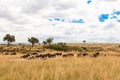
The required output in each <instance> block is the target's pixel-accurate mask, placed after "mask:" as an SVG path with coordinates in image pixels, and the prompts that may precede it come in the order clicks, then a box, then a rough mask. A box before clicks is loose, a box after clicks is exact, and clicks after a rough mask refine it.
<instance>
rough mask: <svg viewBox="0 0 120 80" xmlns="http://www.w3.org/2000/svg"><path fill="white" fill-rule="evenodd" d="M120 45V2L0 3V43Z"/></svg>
mask: <svg viewBox="0 0 120 80" xmlns="http://www.w3.org/2000/svg"><path fill="white" fill-rule="evenodd" d="M7 33H9V34H12V35H15V36H16V42H27V38H28V37H32V36H33V37H37V38H39V39H40V41H41V42H42V41H43V40H45V39H46V38H48V37H53V38H54V41H55V42H82V41H83V40H86V41H87V42H120V36H119V34H120V0H0V42H3V41H2V40H3V37H4V36H5V34H7Z"/></svg>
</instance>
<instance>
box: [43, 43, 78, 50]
mask: <svg viewBox="0 0 120 80" xmlns="http://www.w3.org/2000/svg"><path fill="white" fill-rule="evenodd" d="M44 48H46V49H53V50H57V51H78V50H79V49H80V48H79V47H76V46H68V45H66V43H57V44H51V45H46V46H44Z"/></svg>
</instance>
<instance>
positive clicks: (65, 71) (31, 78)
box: [0, 56, 120, 80]
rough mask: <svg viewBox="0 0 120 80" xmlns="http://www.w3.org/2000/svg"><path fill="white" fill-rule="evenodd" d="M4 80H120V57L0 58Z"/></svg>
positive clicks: (0, 75) (0, 72)
mask: <svg viewBox="0 0 120 80" xmlns="http://www.w3.org/2000/svg"><path fill="white" fill-rule="evenodd" d="M0 80H120V57H112V56H108V57H103V56H100V57H97V58H91V57H80V58H77V57H70V58H53V59H47V60H21V59H19V56H0Z"/></svg>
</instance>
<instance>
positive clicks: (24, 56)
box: [21, 54, 30, 59]
mask: <svg viewBox="0 0 120 80" xmlns="http://www.w3.org/2000/svg"><path fill="white" fill-rule="evenodd" d="M29 56H30V54H25V55H23V56H21V58H24V59H26V58H28V57H29Z"/></svg>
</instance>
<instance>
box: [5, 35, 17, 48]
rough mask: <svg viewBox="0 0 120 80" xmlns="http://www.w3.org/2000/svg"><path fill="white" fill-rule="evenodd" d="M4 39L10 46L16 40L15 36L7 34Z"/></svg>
mask: <svg viewBox="0 0 120 80" xmlns="http://www.w3.org/2000/svg"><path fill="white" fill-rule="evenodd" d="M3 41H7V46H8V47H9V46H10V44H11V43H12V42H15V36H14V35H10V34H6V35H5V37H3Z"/></svg>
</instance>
